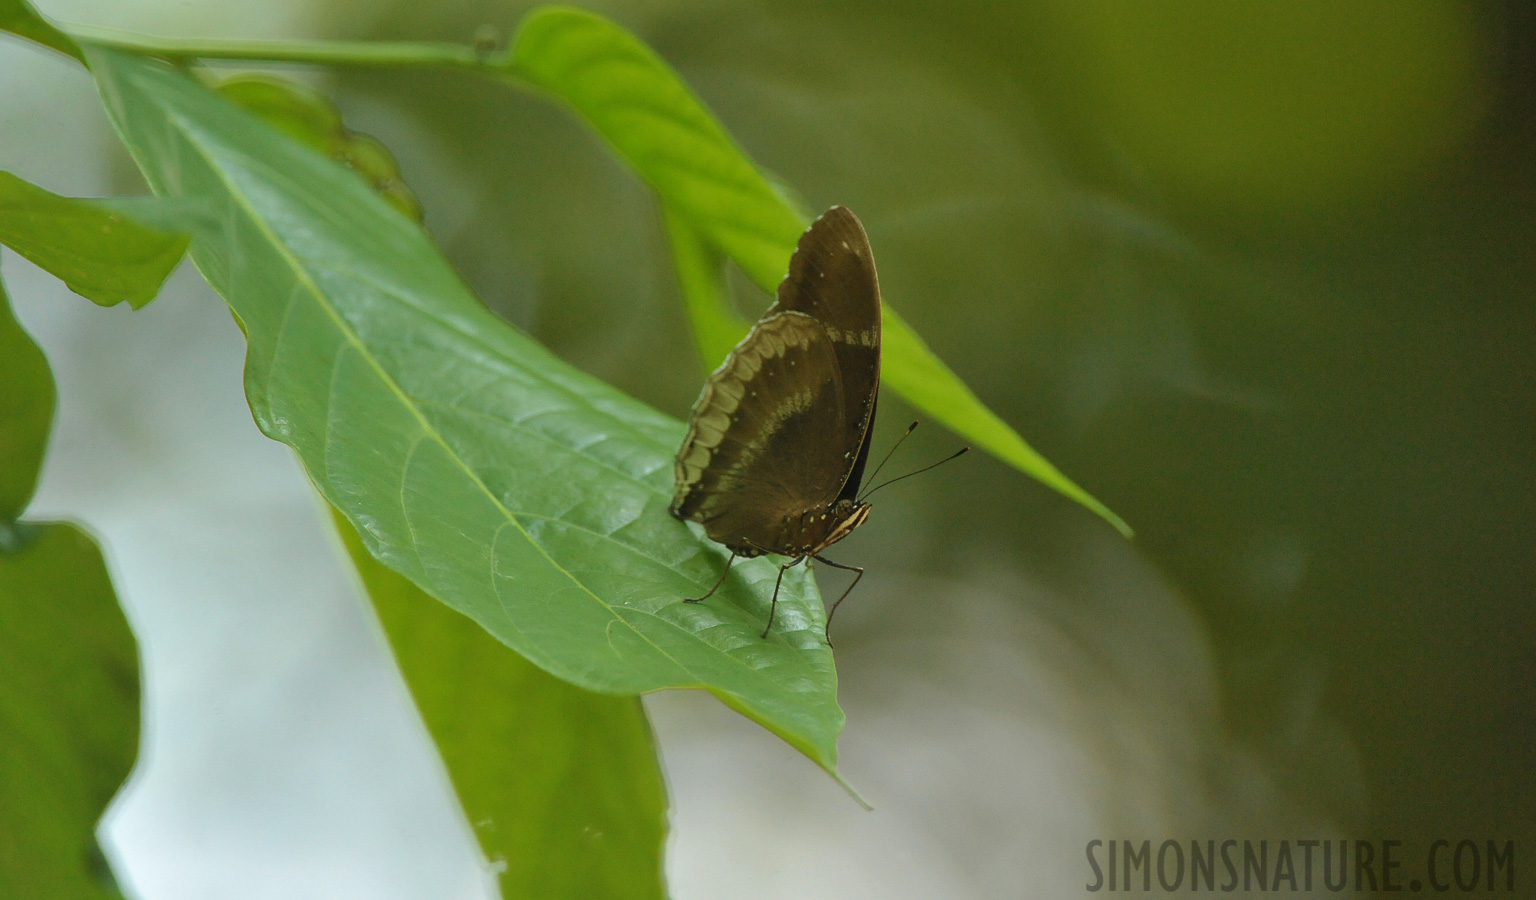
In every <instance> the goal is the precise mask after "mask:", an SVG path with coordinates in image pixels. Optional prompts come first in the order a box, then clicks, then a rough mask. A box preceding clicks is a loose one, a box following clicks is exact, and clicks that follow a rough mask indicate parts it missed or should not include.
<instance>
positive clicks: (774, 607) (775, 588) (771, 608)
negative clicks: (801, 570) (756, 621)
mask: <svg viewBox="0 0 1536 900" xmlns="http://www.w3.org/2000/svg"><path fill="white" fill-rule="evenodd" d="M803 562H805V557H803V556H797V557H795V558H794V559H792V560H790V561H789V562H787V563H785V564H784V565H782V566H779V577H778V578H775V579H774V580H773V602H772V603H770V604H768V626H767V628H764V629H763V637H767V636H768V631H769V629H771V628H773V614H774V612H776V611H777V610H778V608H779V585H780V584H782V583H783V582H784V572H785V570H786V569H793V568H794V567H795V566H798V565H800V564H801V563H803Z"/></svg>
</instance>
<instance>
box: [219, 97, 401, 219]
mask: <svg viewBox="0 0 1536 900" xmlns="http://www.w3.org/2000/svg"><path fill="white" fill-rule="evenodd" d="M214 90H216V91H218V92H219V95H220V96H222V97H223V98H224V99H226V100H229V101H230V102H232V103H234V104H235V105H236V106H239V107H240V108H242V109H244V110H245V111H246V112H249V113H252V114H254V115H255V116H256V117H257V118H258V119H261V120H262V121H263V122H266V123H267V124H268V125H271V126H272V127H274V128H276V129H277V130H278V131H281V132H282V133H284V134H286V135H288V136H289V137H291V138H293V139H294V140H296V141H298V142H299V143H301V144H304V145H305V146H307V147H313V148H314V149H316V150H319V151H320V152H321V153H324V154H325V155H326V156H329V157H330V158H331V159H334V160H336V161H337V162H339V163H341V164H342V165H344V166H346V167H347V168H349V169H351V170H353V171H354V172H356V173H357V174H358V175H359V176H361V177H362V178H363V179H364V180H366V181H367V182H368V185H369V187H371V188H372V189H373V191H374V193H376V194H378V195H380V196H382V197H383V198H384V199H385V200H387V201H389V204H390V205H391V206H393V207H394V208H395V209H397V210H399V211H400V212H401V213H402V214H404V215H405V216H407V217H408V218H411V219H414V220H416V221H417V222H420V221H421V203H420V202H419V201H418V200H417V199H416V194H415V193H414V192H413V191H412V190H411V189H410V187H408V186H407V185H406V183H405V179H404V178H402V177H401V176H400V167H399V165H397V164H396V163H395V157H394V155H393V154H391V153H390V152H389V150H388V148H386V147H385V146H384V145H383V144H382V143H380V142H379V141H378V139H376V138H374V137H373V136H372V135H368V134H363V133H362V132H360V131H353V130H352V129H350V128H348V127H346V125H344V124H342V121H341V111H340V110H338V109H337V108H336V105H335V104H334V103H332V102H331V101H330V100H328V99H326V98H325V96H324V95H322V94H320V93H319V92H318V91H314V90H311V89H310V88H308V87H305V86H304V85H302V84H297V83H295V82H292V81H287V80H284V79H281V78H273V77H271V76H269V75H238V76H236V77H234V78H228V79H225V80H224V81H221V82H219V83H218V84H217V85H215V86H214Z"/></svg>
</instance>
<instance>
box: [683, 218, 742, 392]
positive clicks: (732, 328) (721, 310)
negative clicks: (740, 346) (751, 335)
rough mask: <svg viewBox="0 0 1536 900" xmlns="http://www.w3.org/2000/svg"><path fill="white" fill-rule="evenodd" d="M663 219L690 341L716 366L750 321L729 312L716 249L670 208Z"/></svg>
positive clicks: (725, 287) (720, 261) (722, 269)
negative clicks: (689, 327)
mask: <svg viewBox="0 0 1536 900" xmlns="http://www.w3.org/2000/svg"><path fill="white" fill-rule="evenodd" d="M662 214H663V215H664V216H665V217H666V222H667V239H668V240H667V243H668V244H670V245H671V248H672V265H673V267H674V268H675V269H676V270H677V282H678V287H679V289H680V290H681V292H682V295H683V303H684V304H685V305H686V306H687V307H688V324H689V325H691V326H692V327H693V340H694V343H696V344H698V346H699V353H700V354H702V355H703V357H704V359H705V360H707V361H711V360H712V361H713V363H714V364H716V365H718V364H719V363H720V361H721V360H723V359H725V356H726V354H728V353H730V352H731V350H732V349H733V348H734V347H735V346H736V344H737V343H739V342H740V341H741V339H742V338H743V337H745V336H746V334H747V330H748V329H749V328H750V327H751V323H750V322H747V321H744V320H743V319H742V318H741V317H740V316H738V315H736V314H735V313H733V312H731V308H730V303H729V302H728V300H727V295H726V292H727V291H728V290H729V288H727V286H726V283H725V260H724V258H722V257H721V256H720V251H718V250H716V249H715V248H713V247H711V246H709V245H708V244H705V243H704V241H702V240H700V238H699V235H698V232H696V231H694V230H693V226H692V225H689V224H688V223H687V222H686V221H684V220H683V218H682V217H681V216H679V215H678V214H677V213H675V212H673V211H672V210H670V209H664V210H662Z"/></svg>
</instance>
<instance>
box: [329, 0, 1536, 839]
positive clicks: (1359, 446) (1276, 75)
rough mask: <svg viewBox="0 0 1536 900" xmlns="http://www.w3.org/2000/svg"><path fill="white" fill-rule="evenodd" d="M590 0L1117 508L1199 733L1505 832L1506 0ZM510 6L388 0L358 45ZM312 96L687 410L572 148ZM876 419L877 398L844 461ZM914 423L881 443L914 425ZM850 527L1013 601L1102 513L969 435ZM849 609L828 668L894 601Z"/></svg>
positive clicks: (1380, 832) (1522, 48)
mask: <svg viewBox="0 0 1536 900" xmlns="http://www.w3.org/2000/svg"><path fill="white" fill-rule="evenodd" d="M596 8H598V9H599V10H600V11H602V12H605V13H607V14H609V15H612V16H613V17H615V18H617V19H618V20H619V21H621V22H623V23H624V24H626V25H628V26H629V27H631V28H633V29H635V30H636V31H637V32H638V33H639V34H640V35H641V36H642V37H643V38H644V39H646V40H647V41H649V42H650V43H651V44H652V45H653V46H655V47H656V48H657V49H658V50H659V51H660V52H661V54H662V55H663V56H664V57H665V58H666V59H668V60H669V61H670V62H671V63H672V64H673V65H675V66H676V67H677V68H678V69H679V70H680V71H681V73H682V74H683V75H684V77H685V78H686V79H687V80H688V81H689V82H690V83H691V84H692V85H694V86H695V88H696V89H697V90H698V91H699V93H700V94H701V95H702V96H703V97H704V98H705V100H706V102H707V103H709V104H710V106H711V107H712V108H713V109H714V110H715V111H716V112H717V113H718V115H719V116H720V117H721V118H722V119H723V120H724V121H725V122H726V124H727V125H728V127H729V128H730V129H731V131H732V132H733V133H734V134H735V135H736V136H737V137H738V139H739V140H740V141H741V142H742V144H743V145H744V146H745V147H746V148H747V149H748V151H749V152H750V153H751V154H753V155H754V156H755V157H756V158H757V159H758V160H759V162H761V163H762V164H763V165H764V166H766V167H767V168H768V169H770V170H771V171H773V172H774V173H776V174H777V175H778V176H779V177H780V178H781V179H783V180H784V181H785V182H786V183H787V184H789V185H791V186H792V187H793V188H794V189H795V190H797V191H798V192H799V193H800V194H801V195H802V196H803V197H804V198H805V202H806V204H807V205H808V207H809V208H811V209H819V208H821V207H825V206H827V205H830V204H832V203H842V204H846V205H848V206H850V207H851V208H853V209H854V210H855V211H857V212H858V213H859V214H860V215H861V216H862V217H863V219H864V222H865V223H866V225H867V227H868V230H869V232H870V234H871V237H872V240H873V242H874V246H875V249H876V254H877V258H878V260H879V263H880V271H881V277H882V284H883V287H884V290H885V293H886V296H887V300H888V301H889V302H891V303H892V304H893V305H896V306H897V307H898V308H899V309H900V310H901V311H902V313H903V314H904V315H906V316H907V317H908V318H909V320H910V321H911V322H912V323H913V324H914V326H915V327H917V328H918V330H919V331H920V333H922V334H923V335H924V336H925V337H926V338H927V339H928V340H929V341H930V342H931V344H932V345H933V346H934V348H935V349H936V350H937V352H938V353H939V354H940V355H941V356H942V357H943V358H945V359H946V360H948V361H949V362H950V363H951V364H952V365H953V367H954V368H955V369H956V370H957V371H958V372H959V373H960V375H961V376H962V377H963V378H965V379H966V380H967V381H968V382H969V383H970V384H971V385H972V386H973V387H974V388H975V389H976V390H977V392H978V393H979V394H980V395H981V397H982V398H983V399H984V400H985V401H986V402H988V403H989V404H991V405H992V406H993V407H994V408H995V409H997V410H998V411H999V412H1000V413H1001V414H1002V415H1003V416H1004V417H1005V418H1006V419H1007V420H1008V421H1009V422H1010V423H1012V424H1014V425H1015V426H1017V427H1018V428H1019V429H1020V431H1021V432H1022V433H1023V434H1024V435H1025V436H1026V437H1027V438H1029V439H1030V440H1031V441H1032V442H1034V443H1035V445H1036V446H1037V447H1038V448H1040V449H1041V450H1042V451H1043V452H1045V453H1046V454H1047V456H1048V457H1050V458H1051V459H1052V460H1053V461H1054V462H1056V463H1057V464H1058V465H1059V466H1060V467H1061V468H1062V469H1063V470H1064V471H1066V472H1067V473H1068V474H1069V475H1070V476H1071V477H1073V478H1074V479H1076V480H1077V481H1078V482H1079V483H1080V484H1082V485H1084V486H1085V487H1086V488H1087V489H1088V490H1090V491H1092V492H1093V493H1094V494H1096V495H1097V496H1098V497H1100V498H1101V499H1103V500H1104V501H1105V502H1106V503H1108V504H1109V505H1110V506H1111V507H1112V508H1113V509H1115V510H1116V511H1117V512H1119V513H1120V514H1121V515H1123V516H1124V517H1125V518H1126V519H1127V520H1129V521H1130V522H1131V524H1132V525H1133V527H1135V528H1136V529H1137V531H1138V538H1137V540H1136V544H1135V546H1136V548H1137V549H1139V550H1140V551H1141V552H1143V553H1144V554H1146V555H1147V556H1148V557H1150V559H1151V560H1152V561H1153V563H1154V565H1155V566H1156V567H1157V568H1158V569H1159V570H1161V571H1162V572H1163V573H1164V575H1165V576H1166V577H1167V578H1168V579H1169V580H1170V581H1171V582H1172V583H1173V584H1174V585H1175V586H1176V588H1177V589H1178V590H1180V591H1181V592H1182V593H1183V594H1184V595H1185V596H1186V597H1187V598H1188V602H1189V603H1190V604H1192V605H1193V607H1194V609H1195V610H1196V612H1197V614H1198V617H1199V620H1200V621H1201V622H1202V623H1203V625H1204V627H1205V628H1206V629H1207V630H1208V633H1209V637H1210V640H1211V642H1212V644H1213V647H1214V654H1215V658H1216V660H1217V671H1218V675H1219V678H1218V681H1219V688H1220V698H1221V701H1222V707H1223V724H1224V726H1225V727H1226V728H1227V729H1228V730H1229V731H1230V732H1231V734H1232V735H1233V736H1235V737H1236V739H1237V740H1238V741H1239V742H1241V743H1243V744H1245V745H1248V746H1251V747H1252V748H1253V749H1254V750H1255V751H1256V752H1258V753H1259V754H1260V755H1261V756H1262V757H1263V758H1264V759H1265V760H1266V761H1267V762H1268V763H1269V764H1271V765H1272V766H1274V767H1275V769H1276V770H1277V771H1279V772H1281V773H1283V775H1282V781H1283V783H1284V786H1285V788H1286V789H1287V790H1288V791H1289V792H1290V793H1292V794H1293V795H1294V796H1296V797H1299V798H1302V802H1304V803H1305V804H1307V805H1308V806H1309V807H1310V808H1315V809H1316V810H1317V811H1318V812H1320V813H1321V814H1322V815H1324V816H1326V817H1327V818H1329V819H1331V820H1333V821H1335V822H1338V823H1340V825H1341V826H1342V827H1343V828H1344V829H1345V831H1346V832H1348V833H1350V834H1353V835H1356V836H1361V837H1365V836H1375V837H1378V838H1380V837H1388V838H1393V837H1401V838H1407V839H1410V840H1419V841H1426V842H1427V841H1428V840H1431V839H1433V838H1434V837H1437V836H1450V835H1470V836H1476V837H1479V838H1481V837H1501V838H1505V837H1507V838H1513V839H1515V840H1516V841H1517V844H1520V845H1523V846H1536V830H1533V828H1536V818H1533V816H1532V815H1531V812H1532V810H1533V809H1536V790H1533V778H1532V776H1531V773H1532V772H1533V771H1536V729H1533V724H1532V723H1533V721H1536V718H1533V716H1532V715H1531V708H1532V703H1533V701H1536V616H1533V604H1532V601H1533V598H1536V566H1533V555H1532V549H1533V547H1536V527H1533V526H1536V517H1533V510H1536V502H1533V501H1536V495H1533V492H1536V479H1533V474H1536V454H1533V451H1536V442H1533V438H1536V429H1533V426H1536V418H1533V416H1532V412H1533V409H1532V406H1533V399H1536V382H1533V374H1536V368H1533V360H1536V354H1533V352H1532V349H1533V346H1536V304H1533V302H1532V301H1533V297H1532V285H1533V284H1536V265H1533V263H1536V229H1533V226H1536V179H1533V176H1536V140H1533V139H1536V127H1533V126H1536V118H1533V114H1536V68H1533V67H1536V16H1533V15H1532V10H1531V8H1530V7H1529V6H1526V5H1522V4H1470V3H1458V2H1450V0H1425V2H1417V3H1413V4H1398V3H1392V2H1387V0H1379V2H1360V3H1351V4H1336V3H1325V2H1321V0H1306V2H1268V3H1249V4H1232V3H1226V2H1221V0H1183V2H1178V3H1167V4H1156V5H1151V4H1142V3H1134V2H1108V0H1092V2H1069V0H1046V2H1032V3H1012V4H997V3H980V2H955V3H943V4H938V3H918V2H890V0H882V2H867V0H854V2H838V3H815V2H773V3H758V4H688V3H682V4H678V3H631V4H618V3H607V4H598V5H596ZM515 19H516V15H515V14H514V12H513V11H512V10H510V9H509V8H508V7H506V6H505V5H502V4H489V3H487V4H472V3H466V4H459V5H456V6H454V7H453V8H452V9H448V8H444V7H437V6H433V7H424V6H421V5H419V4H407V3H399V4H396V5H395V6H394V7H392V8H391V12H390V14H389V15H387V16H385V17H384V18H382V19H380V20H378V21H377V22H376V23H375V25H374V27H373V30H372V31H371V32H370V34H369V36H371V37H411V38H421V37H436V38H442V39H461V38H462V37H463V36H464V35H467V34H471V33H472V32H473V31H474V30H475V28H476V27H477V26H479V25H481V24H482V23H485V22H497V23H510V22H513V21H515ZM337 29H338V33H341V32H342V31H344V25H343V24H341V23H338V24H337ZM336 84H337V87H338V89H339V90H340V92H341V95H342V98H343V104H344V106H346V105H349V104H350V106H351V108H352V110H353V111H354V112H353V118H354V121H355V122H356V124H357V126H358V127H361V128H364V129H369V128H371V129H373V130H374V131H375V132H376V133H378V134H380V136H381V137H384V139H385V140H386V142H388V143H390V144H391V145H392V146H393V147H395V149H396V151H397V153H398V155H400V157H401V159H402V165H403V168H404V171H405V174H406V176H407V178H408V179H411V180H412V181H413V183H414V184H416V185H417V189H418V192H419V193H420V194H421V195H422V197H423V199H424V201H425V205H426V210H427V222H428V225H429V227H431V228H433V230H434V232H435V233H436V234H437V235H438V237H439V239H440V240H441V241H442V243H443V245H444V247H445V249H446V251H447V253H448V254H449V256H450V258H451V259H452V260H453V261H454V262H455V264H456V265H457V266H458V267H459V268H460V269H461V271H462V272H463V273H464V274H465V276H466V277H467V278H468V279H469V281H470V282H471V283H472V284H473V285H474V286H475V288H476V289H477V290H478V291H480V293H481V294H482V296H483V297H485V299H486V300H487V302H489V303H490V304H492V305H493V306H494V307H495V308H496V309H497V310H499V311H500V312H502V313H503V314H504V315H505V316H506V317H507V318H509V319H510V320H511V321H513V322H515V323H517V324H519V325H521V326H522V327H524V328H528V329H530V330H531V331H532V332H533V333H534V334H536V335H537V336H538V337H539V338H540V339H541V340H543V341H545V342H546V343H548V344H550V345H551V346H553V347H554V348H555V349H556V350H557V351H558V352H560V353H561V355H563V356H565V357H566V358H568V359H571V360H574V361H575V362H576V363H578V364H579V365H581V366H583V367H584V368H586V369H588V370H589V371H592V372H594V373H596V374H598V375H600V376H601V377H603V378H605V379H608V380H610V381H612V382H614V383H616V384H618V385H620V386H622V387H624V388H625V389H626V390H629V391H631V392H633V393H635V394H637V395H638V396H640V397H642V398H644V399H646V400H648V401H650V402H652V403H655V404H656V405H658V406H659V407H661V408H662V409H665V410H667V411H669V412H671V413H673V414H676V415H683V414H684V413H685V412H686V410H687V409H688V406H689V405H690V403H691V401H692V399H693V396H694V394H695V392H696V390H697V386H698V383H699V377H700V374H701V373H700V371H699V369H698V366H697V364H696V363H695V362H694V359H693V357H692V356H691V351H690V348H689V344H688V341H687V337H686V331H685V323H684V321H683V319H682V317H681V314H680V312H679V304H678V302H677V300H676V298H675V289H674V285H673V282H672V276H671V274H670V272H669V270H668V268H667V266H666V262H665V259H666V258H665V254H664V247H663V244H662V237H661V235H660V232H659V227H658V222H657V216H656V212H655V209H654V206H653V204H652V203H651V201H650V199H649V197H648V196H647V195H646V194H645V192H644V191H643V189H642V188H641V187H639V186H638V185H637V184H636V183H635V181H634V179H633V178H631V177H630V176H629V175H628V174H627V173H626V172H624V171H622V170H621V169H620V168H619V167H618V165H617V164H615V163H614V162H613V161H612V159H610V158H609V157H608V155H606V153H605V151H604V149H603V148H602V147H601V146H599V145H598V143H597V142H596V141H595V140H593V139H592V138H591V137H590V136H589V135H587V134H584V133H583V132H582V129H581V128H580V127H579V126H577V125H576V124H575V123H574V122H573V121H572V120H571V118H570V117H569V116H567V115H566V114H564V113H563V111H561V110H558V109H553V108H550V107H549V106H548V105H546V104H544V103H541V102H539V101H538V100H536V99H533V98H528V97H523V96H519V95H516V94H509V93H507V92H505V91H502V90H499V89H497V88H496V87H494V86H490V85H485V84H482V83H479V82H477V81H474V80H471V79H469V78H466V77H462V76H457V75H442V76H432V77H423V76H420V75H416V74H412V75H408V76H406V75H392V74H377V73H375V74H351V73H349V74H346V75H344V76H342V77H341V78H339V79H338V80H337V82H336ZM423 134H425V135H430V137H422V135H423ZM413 142H422V143H423V144H425V145H426V146H423V147H420V148H418V147H416V146H413ZM427 157H430V160H431V162H430V164H428V163H426V162H423V160H424V159H426V158H427ZM413 167H415V171H413ZM736 284H737V287H738V288H739V290H738V297H739V298H740V300H741V305H742V309H743V311H744V312H748V313H750V314H755V313H756V312H758V311H760V310H761V308H762V306H763V304H765V303H766V298H765V297H762V296H760V295H759V296H754V295H753V294H752V293H751V292H750V290H749V289H747V288H746V287H745V282H744V281H743V280H741V279H738V280H737V282H736ZM906 417H907V413H906V411H905V410H903V409H901V408H900V406H899V404H898V403H896V402H894V401H893V400H891V399H887V401H886V402H885V403H883V404H882V418H883V422H882V423H881V426H882V432H883V434H884V436H885V440H889V438H890V436H891V435H893V434H894V433H895V432H896V431H897V430H898V429H899V428H900V427H901V426H902V425H904V424H905V422H906ZM918 437H919V438H920V440H918V439H915V440H914V442H915V443H917V445H918V446H917V447H916V448H909V449H907V450H904V451H903V456H904V457H906V459H907V460H908V461H909V464H910V465H911V466H915V465H916V462H917V461H925V460H928V459H930V458H934V457H936V455H938V454H941V453H943V452H944V451H945V450H947V449H949V448H950V447H951V446H952V445H953V443H954V441H953V439H951V438H949V437H948V436H945V435H942V434H935V433H931V430H930V433H927V434H924V433H923V432H922V431H919V433H918ZM871 523H872V526H873V527H869V528H866V529H865V530H863V531H861V532H860V533H859V534H858V535H857V536H856V537H855V538H853V539H850V540H849V541H848V543H847V544H846V545H845V546H844V547H843V548H840V549H841V550H842V553H841V554H840V557H839V558H840V559H847V560H849V561H857V562H859V563H860V564H862V565H865V566H868V567H871V569H872V570H874V571H882V570H887V571H888V570H891V569H898V570H911V571H919V572H927V573H941V574H963V573H964V572H965V571H966V570H967V567H971V566H974V565H975V564H977V561H978V560H981V559H985V560H987V561H989V562H990V563H996V564H1000V565H1011V566H1018V567H1022V568H1024V569H1026V570H1028V571H1030V572H1032V573H1035V574H1036V575H1037V576H1039V577H1043V578H1046V579H1047V580H1049V579H1050V578H1051V573H1052V572H1053V571H1055V570H1057V569H1059V568H1061V567H1062V566H1063V565H1065V563H1063V561H1062V560H1063V557H1064V556H1065V555H1069V550H1070V545H1071V539H1069V538H1066V537H1063V536H1064V535H1074V534H1077V533H1079V532H1080V531H1081V530H1083V529H1091V528H1101V527H1102V526H1101V525H1098V524H1096V523H1094V522H1091V521H1089V516H1088V514H1086V513H1085V512H1083V511H1082V510H1079V509H1076V508H1073V507H1071V506H1070V505H1069V504H1067V503H1066V502H1065V501H1062V500H1061V499H1060V498H1058V497H1055V496H1054V495H1052V494H1050V493H1048V492H1047V491H1045V490H1043V489H1041V488H1039V487H1038V486H1036V485H1034V484H1032V483H1029V482H1027V481H1025V480H1024V479H1022V478H1020V477H1018V476H1017V475H1016V474H1015V473H1012V472H1010V471H1008V470H1007V469H1005V468H1004V467H1003V466H1001V465H999V464H997V463H996V462H994V461H991V460H988V459H978V458H975V457H972V458H970V459H968V460H967V461H966V462H964V463H963V464H959V465H956V466H954V467H951V468H950V469H948V470H941V471H940V472H937V473H934V474H933V475H930V476H925V478H924V479H921V480H919V481H917V482H915V483H909V484H908V485H907V486H906V487H904V488H902V489H901V490H900V492H898V491H897V490H892V491H890V492H887V493H886V494H884V495H883V496H882V498H881V502H880V504H879V508H877V510H876V514H875V517H874V518H873V519H872V520H871ZM911 523H921V524H920V525H919V524H911ZM866 593H869V592H866ZM929 602H934V603H941V604H942V603H943V602H944V601H943V600H942V599H939V598H933V599H932V600H931V601H929ZM861 607H862V608H863V613H862V615H861V614H860V613H857V612H855V610H858V609H859V608H861ZM847 611H848V612H849V613H850V615H849V617H848V619H847V620H846V622H845V624H846V625H848V626H849V627H850V630H851V632H853V633H850V634H849V635H848V636H847V638H846V640H847V644H846V648H845V645H844V644H842V643H840V644H839V649H840V650H844V651H845V654H857V653H858V652H859V651H858V646H859V644H858V637H859V632H858V629H860V628H867V627H871V626H870V625H869V622H870V620H871V619H872V618H873V617H874V616H876V615H878V616H880V617H900V616H902V615H903V614H904V612H903V610H902V609H901V608H900V607H899V606H898V605H896V604H881V603H880V601H879V600H878V599H877V598H876V597H872V596H858V597H855V598H854V599H853V600H852V601H851V602H850V604H849V607H848V608H847ZM856 622H857V624H855V623H856ZM885 627H899V626H896V625H887V626H885Z"/></svg>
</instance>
